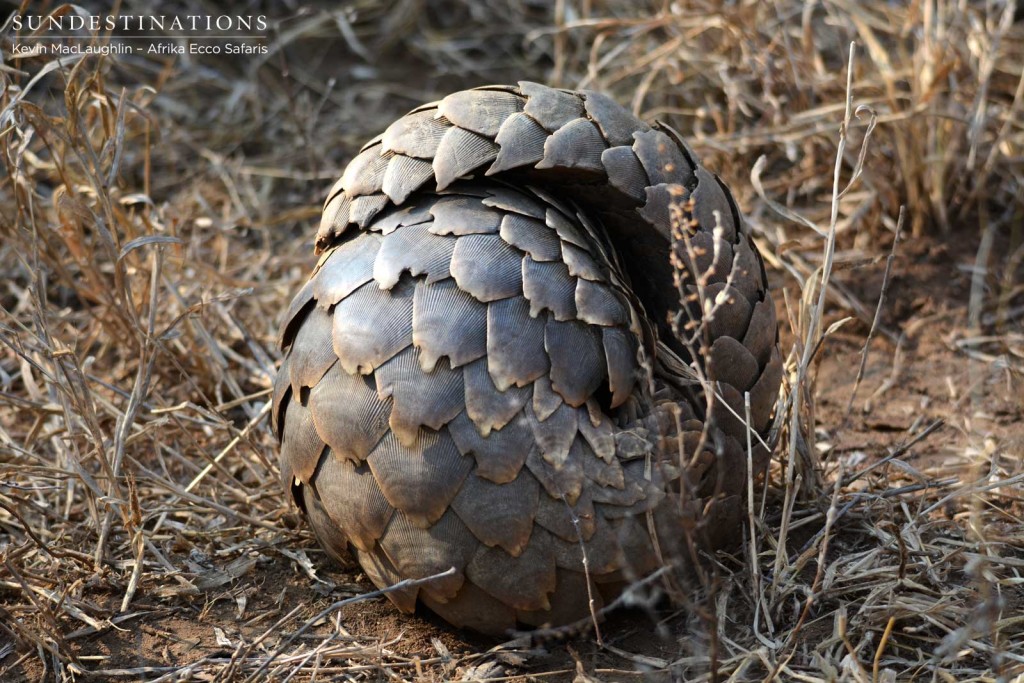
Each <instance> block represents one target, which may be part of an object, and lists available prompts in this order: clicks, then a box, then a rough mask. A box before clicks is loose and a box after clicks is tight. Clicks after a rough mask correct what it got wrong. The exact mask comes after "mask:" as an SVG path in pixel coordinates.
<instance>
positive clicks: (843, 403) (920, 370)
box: [0, 236, 1024, 681]
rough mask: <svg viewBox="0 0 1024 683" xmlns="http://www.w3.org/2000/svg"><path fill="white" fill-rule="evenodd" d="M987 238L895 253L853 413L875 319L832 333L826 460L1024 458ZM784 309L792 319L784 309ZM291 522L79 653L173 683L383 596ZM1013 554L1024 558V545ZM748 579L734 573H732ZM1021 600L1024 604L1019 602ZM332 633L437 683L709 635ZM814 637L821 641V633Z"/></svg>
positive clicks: (913, 472)
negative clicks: (984, 250) (987, 341)
mask: <svg viewBox="0 0 1024 683" xmlns="http://www.w3.org/2000/svg"><path fill="white" fill-rule="evenodd" d="M997 246H999V247H1004V246H1005V245H997ZM977 248H978V243H977V241H976V240H973V239H971V238H970V236H960V237H959V238H957V239H955V240H954V241H953V242H952V243H949V242H939V241H937V240H935V241H916V242H914V243H912V244H908V245H903V246H902V247H901V248H900V249H899V252H898V255H897V257H896V259H895V261H894V265H893V274H892V281H891V285H890V286H889V288H888V292H887V302H886V304H885V307H884V309H883V315H882V317H881V321H880V323H881V328H880V329H881V330H882V332H881V333H879V334H878V335H877V336H876V337H875V340H874V342H873V344H872V346H871V349H870V354H869V359H868V362H867V365H866V372H865V374H864V379H863V382H862V385H861V387H860V389H859V391H858V398H857V400H856V401H855V402H854V405H853V410H852V412H850V413H847V405H848V402H849V399H850V395H851V391H852V387H853V383H854V380H855V378H856V375H857V368H858V365H859V363H860V356H861V353H862V349H863V348H864V339H865V336H866V333H867V330H868V328H869V325H868V324H867V323H866V322H862V321H851V322H850V323H848V325H847V326H845V327H844V328H842V331H841V332H839V333H837V334H835V335H834V336H833V337H831V338H830V340H829V341H827V342H826V345H825V346H824V347H823V349H822V351H821V354H820V358H821V360H820V363H819V364H818V367H817V387H818V400H817V413H816V418H817V421H818V435H819V438H820V442H819V448H820V450H821V454H822V455H823V456H825V458H826V463H828V462H832V461H835V460H836V459H843V460H845V463H846V465H847V466H848V467H849V468H857V467H863V466H865V465H868V464H871V463H873V462H878V461H879V460H881V459H883V458H884V457H885V456H886V455H887V454H889V453H891V452H892V451H893V450H895V449H898V448H899V447H900V446H902V445H904V444H906V443H907V442H908V441H909V437H908V435H909V434H911V433H920V432H921V430H922V426H923V425H926V424H929V423H931V422H934V421H941V426H940V427H939V428H938V429H937V430H936V431H935V432H934V433H933V434H932V435H931V436H929V437H927V438H925V439H924V440H923V441H922V442H921V443H919V444H917V445H915V446H913V447H912V448H911V449H910V450H909V451H908V452H907V453H906V454H905V455H903V456H902V457H901V458H900V459H899V461H898V462H899V463H901V465H900V467H898V468H897V467H889V468H883V469H882V470H880V473H881V476H883V477H884V478H885V479H886V486H887V487H888V488H896V487H899V486H903V485H906V484H908V483H909V484H913V483H919V482H923V481H934V480H935V479H936V476H935V472H941V473H943V476H945V475H948V473H949V472H950V471H953V470H963V471H967V470H969V469H970V466H971V463H970V462H969V460H970V453H972V452H973V451H974V449H985V448H992V447H993V444H998V448H999V449H1000V450H1002V451H1003V453H1004V454H1005V456H1006V457H1010V458H1014V457H1016V458H1019V454H1020V453H1021V452H1022V450H1024V429H1022V428H1021V424H1022V423H1024V422H1022V421H1024V404H1022V401H1021V399H1020V395H1019V393H1018V382H1019V380H1014V379H1013V378H1011V377H1010V376H1009V373H1010V370H1008V369H1005V368H999V367H998V366H993V365H992V364H991V363H990V362H987V361H986V359H985V358H984V357H983V356H981V357H975V358H972V357H971V356H970V355H968V353H967V352H965V349H966V350H967V351H970V352H972V353H977V354H983V353H985V352H986V349H985V348H984V346H983V345H977V346H975V345H971V344H969V343H968V342H970V340H971V339H972V338H973V336H972V331H971V328H970V327H969V320H968V318H969V295H970V291H971V285H972V277H971V272H972V269H973V267H974V263H975V258H976V254H977ZM884 255H885V254H884V253H879V254H878V255H877V256H879V258H876V259H873V260H870V261H868V262H866V263H863V262H862V263H859V264H858V265H857V266H856V267H854V268H850V269H844V270H842V271H841V272H840V273H839V275H838V277H837V280H836V282H837V283H838V284H839V285H841V288H842V289H843V290H844V291H846V292H849V293H850V294H851V295H853V296H856V297H857V298H859V299H860V300H861V301H863V302H876V301H877V299H878V296H879V294H880V292H881V290H882V283H883V273H884V261H883V260H882V259H881V257H882V256H884ZM772 277H773V280H774V284H775V286H776V287H777V289H778V290H782V289H786V288H789V289H790V290H791V291H790V294H791V295H796V294H798V288H796V286H795V285H794V284H793V283H787V281H786V280H787V278H786V276H784V275H783V274H781V273H777V272H776V273H773V275H772ZM778 301H780V302H782V301H784V297H782V296H779V297H778ZM778 313H779V316H780V319H783V320H784V319H785V317H784V316H786V315H787V313H786V310H785V306H784V304H780V305H779V310H778ZM829 322H834V320H832V321H829ZM784 341H785V340H784ZM280 521H281V522H282V523H283V524H284V525H285V526H289V527H293V528H294V529H295V533H294V534H292V535H290V536H289V537H288V538H287V540H283V541H282V542H280V543H279V544H276V545H275V546H271V547H267V548H265V549H264V550H263V551H262V552H260V553H259V554H258V556H257V558H256V560H255V561H254V562H252V563H251V564H249V565H248V566H247V567H246V568H245V571H243V572H241V573H239V574H238V575H237V576H236V577H235V578H233V579H228V580H224V578H223V575H222V576H221V580H224V582H223V585H219V586H217V587H216V588H213V589H210V590H205V591H202V592H200V593H199V594H198V595H192V596H188V597H185V596H178V597H170V596H171V595H174V590H173V585H166V586H163V588H164V589H168V590H167V591H166V593H167V596H168V598H169V599H163V600H162V599H160V597H158V596H159V595H160V593H161V592H162V591H161V588H160V587H155V588H156V590H155V591H153V593H155V595H147V596H144V597H142V598H140V599H137V600H136V601H135V602H134V604H133V606H132V610H131V611H130V612H129V613H128V614H126V615H124V617H123V620H118V621H117V622H116V623H115V624H114V625H113V626H111V627H108V628H105V629H103V630H102V631H101V632H99V633H88V631H89V630H90V629H88V628H86V629H79V633H76V634H72V635H71V636H68V638H67V644H68V648H69V652H70V653H72V654H73V655H74V656H75V657H77V658H78V660H79V661H80V662H81V663H82V664H83V665H86V666H88V667H89V668H97V669H101V670H103V671H104V676H107V677H109V678H111V679H115V678H124V679H131V680H135V679H138V680H153V679H157V680H162V679H160V676H161V675H163V674H168V675H170V676H171V678H169V679H167V680H177V678H175V676H180V675H182V669H181V667H182V666H183V665H187V664H193V663H195V664H197V665H199V666H201V665H204V664H215V663H221V664H222V663H224V662H226V661H230V660H231V659H232V658H233V657H234V658H238V656H239V651H240V650H244V649H245V648H247V647H253V646H254V644H257V643H258V644H259V645H258V647H259V648H261V649H262V650H264V651H273V649H274V648H275V647H276V646H277V645H279V644H281V642H282V641H283V640H285V639H286V637H288V636H289V635H290V634H291V633H293V632H294V625H295V624H301V623H304V622H305V621H307V620H308V619H310V618H312V617H313V616H314V615H316V614H318V613H319V612H320V611H321V610H323V609H325V608H327V607H328V606H330V605H331V604H332V603H333V602H336V601H339V600H344V599H346V598H350V597H353V596H357V595H362V594H365V593H367V592H370V591H372V590H373V586H372V585H371V584H370V583H369V581H368V580H367V579H366V577H365V576H364V575H362V574H361V572H360V571H359V568H358V566H356V565H355V564H350V565H348V566H344V567H342V566H338V565H337V564H336V563H335V562H333V561H332V560H330V559H329V558H327V557H326V556H325V555H324V554H323V552H322V551H320V550H319V548H318V547H317V546H316V543H315V541H314V540H313V539H312V536H311V534H310V533H309V532H308V531H306V530H305V528H304V526H303V523H302V520H301V519H300V517H299V515H298V514H297V511H296V510H295V509H294V508H292V509H290V510H289V511H288V512H287V513H285V514H284V515H283V516H282V517H281V520H280ZM840 524H842V522H841V523H840ZM820 527H821V522H818V523H817V524H815V525H813V526H812V527H811V528H810V529H808V530H807V531H806V532H805V533H804V534H802V535H799V536H795V537H794V539H793V543H794V549H796V548H797V547H799V543H800V542H802V540H804V539H806V538H807V537H808V536H809V534H810V533H811V532H814V531H817V530H818V529H820ZM1017 557H1018V558H1019V559H1022V560H1024V550H1022V551H1020V553H1019V555H1017ZM168 559H169V560H170V561H171V563H172V564H173V565H175V566H182V565H187V566H189V567H191V568H192V570H193V571H194V572H195V576H199V577H202V576H205V575H214V574H216V573H217V571H218V570H220V571H222V572H223V571H227V570H228V569H229V568H226V567H225V563H224V562H223V561H222V560H219V559H217V558H210V557H204V556H202V555H201V554H197V553H196V552H195V550H194V549H193V551H192V552H191V554H190V555H186V556H182V557H174V556H169V557H168ZM742 579H743V576H742V574H739V575H736V576H733V577H730V578H727V579H726V580H727V581H736V580H742ZM90 580H91V581H92V582H93V586H92V589H91V591H90V594H91V596H92V598H91V600H92V601H94V602H95V605H96V608H97V612H103V611H105V608H107V607H111V606H114V605H116V602H117V601H119V600H120V597H121V594H122V588H121V586H120V585H118V583H117V582H116V581H115V582H113V583H112V584H111V583H108V582H107V580H106V577H104V575H103V574H102V573H101V574H97V575H94V576H93V577H92V578H91V579H90ZM216 581H217V578H216V577H214V582H216ZM1011 598H1012V596H1011ZM1015 599H1016V601H1017V602H1019V603H1020V604H1021V605H1022V606H1024V596H1021V595H1019V594H1018V595H1017V596H1016V598H1015ZM107 603H110V604H109V605H108V604H107ZM287 615H292V617H293V618H292V620H291V621H289V624H290V627H289V628H287V629H281V630H278V628H277V627H276V624H277V622H278V620H279V619H281V618H282V617H286V616H287ZM334 629H337V633H338V634H341V635H338V636H335V638H336V640H340V641H342V642H344V643H346V644H347V647H349V648H350V650H351V651H350V652H349V653H348V654H347V658H346V665H345V666H344V667H341V668H333V669H332V667H331V666H330V665H325V666H324V667H323V669H322V671H321V676H322V677H323V679H324V680H329V679H330V678H331V676H332V674H337V673H339V672H342V671H343V672H344V673H345V674H346V675H349V676H357V675H358V674H359V672H360V671H361V669H360V667H361V666H362V667H364V668H365V671H367V672H376V673H375V675H383V673H382V672H386V674H387V676H388V677H391V676H397V677H400V678H402V679H405V678H416V679H417V680H438V681H440V680H450V679H455V678H458V677H460V676H470V675H472V674H474V673H476V674H477V675H479V676H480V678H481V679H484V678H485V679H486V680H515V681H519V680H523V681H528V680H543V681H571V680H578V681H579V680H588V679H581V678H578V676H579V675H580V674H579V671H585V672H587V675H590V676H593V677H595V678H596V679H597V680H607V681H614V680H632V679H643V680H670V678H671V676H670V674H668V673H648V674H643V673H642V672H643V671H644V670H645V669H646V670H650V669H657V668H661V666H664V665H665V663H667V662H672V661H674V660H676V659H678V657H679V653H680V652H681V651H685V650H687V649H690V648H695V647H696V648H700V647H702V645H706V643H700V642H696V643H694V642H693V630H692V620H690V619H688V618H687V617H686V615H682V614H680V613H678V612H676V611H674V610H672V609H671V608H670V607H669V606H667V605H661V607H660V608H659V609H658V610H656V611H650V612H649V611H641V610H627V611H625V612H623V613H619V614H616V615H612V616H611V617H610V619H609V620H608V621H607V622H606V623H605V624H604V625H603V629H602V630H603V632H604V634H605V643H606V644H607V645H608V646H610V647H604V648H602V647H599V646H598V645H597V644H596V642H595V640H594V638H593V634H592V633H584V634H578V635H575V636H572V635H568V636H565V637H560V638H554V639H545V640H540V641H537V640H535V639H532V638H530V637H529V636H524V637H523V638H520V639H519V640H513V641H510V642H508V643H505V644H502V643H500V642H499V641H496V640H493V639H488V638H485V637H482V636H477V635H474V634H472V633H466V632H460V631H457V630H455V629H452V628H451V627H449V626H447V625H446V624H444V623H443V622H441V621H440V620H438V619H437V618H435V617H433V616H432V615H431V614H430V613H429V612H426V611H423V612H421V613H419V614H417V615H416V616H415V617H407V616H404V615H402V614H400V613H398V611H397V610H396V609H394V608H393V607H392V606H391V604H390V603H389V602H387V600H386V599H385V598H383V597H377V598H372V599H370V600H368V601H365V602H358V603H356V604H352V605H348V606H346V607H344V608H342V609H341V610H340V611H336V612H334V613H332V615H331V616H329V617H328V618H326V619H324V620H321V621H320V622H318V623H317V624H315V625H314V626H313V627H312V628H310V629H309V631H308V632H307V633H306V634H305V635H304V636H303V638H306V639H308V640H309V641H310V642H313V641H317V640H322V639H324V638H325V637H327V636H328V635H329V634H330V633H331V632H332V631H333V630H334ZM807 637H808V639H812V640H813V631H809V632H808V634H807ZM615 648H617V650H616V649H615ZM12 659H14V657H13V656H11V655H8V657H7V661H2V660H0V661H2V666H3V668H2V669H0V670H2V671H3V680H10V681H34V680H40V678H41V677H43V671H42V670H41V668H40V665H39V661H38V660H30V661H29V662H28V663H26V664H18V663H17V662H12V661H11V660H12ZM288 663H291V664H294V660H293V659H292V658H289V657H282V658H281V661H280V664H281V665H282V666H285V669H284V670H287V664H288ZM474 667H475V668H474ZM578 667H581V668H578ZM229 670H230V669H229ZM278 675H281V673H280V672H279V673H278ZM230 679H231V674H227V675H225V674H224V673H222V674H221V678H220V679H219V680H230ZM346 680H347V679H346ZM381 680H383V679H381ZM467 680H471V678H467Z"/></svg>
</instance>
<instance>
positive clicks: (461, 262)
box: [273, 82, 782, 633]
mask: <svg viewBox="0 0 1024 683" xmlns="http://www.w3.org/2000/svg"><path fill="white" fill-rule="evenodd" d="M316 245H317V250H318V251H319V252H320V253H321V258H320V261H319V263H318V264H317V266H316V268H315V269H314V271H313V273H312V275H311V276H310V278H309V280H308V282H307V283H306V284H305V286H304V287H303V288H302V289H301V291H300V292H299V293H298V294H297V295H296V297H295V299H294V301H293V302H292V304H291V307H290V308H289V309H288V311H287V312H286V314H285V318H284V323H283V327H282V332H281V347H282V349H283V351H284V362H283V363H282V365H281V369H280V373H279V374H278V376H277V379H276V382H275V385H274V395H273V401H274V406H273V423H274V430H275V432H276V434H277V436H278V438H279V439H280V444H281V460H280V463H281V475H282V479H283V482H284V485H285V487H286V490H288V491H290V492H291V493H292V494H293V495H294V498H295V501H296V502H297V504H298V505H299V507H300V508H302V509H303V510H304V511H305V513H306V515H307V517H308V520H309V523H310V525H311V526H312V528H313V530H314V532H315V533H316V536H317V538H318V539H319V541H320V543H321V544H322V546H323V547H324V548H325V549H326V550H327V552H329V553H331V554H332V555H334V556H337V557H341V556H343V555H344V554H346V553H347V551H351V552H352V553H354V555H355V557H356V558H358V561H359V563H360V565H361V566H362V568H363V570H364V571H365V572H366V574H367V576H369V578H370V579H371V580H372V581H373V582H374V583H375V584H376V585H377V586H380V587H384V586H388V585H392V584H394V583H396V582H398V581H400V580H401V579H405V578H423V577H428V576H431V575H433V574H437V573H440V572H443V571H444V570H446V569H448V568H449V567H454V568H455V571H454V573H453V574H450V575H448V576H446V577H444V578H442V579H439V580H435V581H432V582H427V583H424V584H422V585H419V586H415V587H412V588H407V589H404V590H399V591H396V592H392V593H390V594H389V596H388V597H389V598H390V599H391V600H392V602H394V604H395V605H397V606H398V607H399V608H400V609H402V610H403V611H406V612H410V611H412V610H413V609H414V608H415V606H416V603H417V601H421V602H422V603H423V604H425V605H427V606H428V607H429V608H430V609H432V610H434V611H435V612H437V613H438V614H439V615H441V616H442V617H443V618H445V619H446V620H448V621H449V622H451V623H452V624H455V625H457V626H465V627H469V628H473V629H476V630H480V631H485V632H493V633H501V632H503V631H506V630H508V629H511V628H514V627H515V626H516V625H517V623H518V624H521V625H533V626H539V625H543V624H563V623H568V622H571V621H573V620H575V619H577V618H580V617H583V616H585V615H587V614H588V611H589V607H588V596H592V597H593V598H594V599H595V600H596V601H597V602H598V606H600V604H601V602H602V601H607V600H610V599H612V598H613V597H614V596H615V595H616V594H617V593H618V592H619V591H620V590H621V589H622V586H623V585H624V584H625V583H626V582H627V581H629V580H631V579H633V578H636V577H638V576H643V575H644V574H645V573H648V572H650V571H651V570H653V569H654V568H656V567H658V566H659V565H661V564H663V563H665V562H670V561H678V560H679V558H685V557H688V556H687V555H686V553H685V552H684V546H685V543H684V541H685V539H686V538H687V537H688V536H689V537H690V538H696V539H697V540H698V541H699V542H700V543H704V544H707V545H710V546H715V545H721V544H725V543H728V542H729V541H730V539H738V538H739V537H740V534H741V531H740V519H741V510H742V509H743V505H742V502H743V501H744V500H745V492H746V487H747V476H748V474H747V469H748V468H747V462H748V455H752V463H753V468H754V469H753V472H752V475H753V476H755V477H758V476H760V475H761V474H762V473H763V471H764V469H765V467H766V465H767V462H768V459H769V455H770V453H769V449H768V447H767V446H766V444H765V442H764V440H762V438H760V437H761V436H763V435H764V434H765V433H766V431H767V429H768V426H769V421H770V418H771V413H772V411H773V407H774V404H775V399H776V396H777V393H778V389H779V384H780V381H781V375H782V361H781V357H780V355H779V350H778V330H777V324H776V320H775V310H774V307H773V304H772V300H771V296H770V295H769V293H768V290H767V282H766V275H765V271H764V266H763V264H762V261H761V258H760V255H759V254H758V253H757V249H756V248H755V246H754V245H753V243H752V241H751V238H750V236H749V232H748V228H747V227H746V226H745V224H744V222H743V219H742V218H741V216H740V214H739V211H738V210H737V207H736V204H735V202H734V200H733V198H732V196H731V194H730V193H729V191H728V189H727V188H726V187H725V185H724V184H722V182H721V181H720V180H719V179H718V178H717V177H716V176H715V175H713V174H712V173H710V172H709V171H707V170H706V169H705V168H704V167H703V166H701V165H700V163H699V162H698V160H697V158H696V156H695V155H694V153H693V151H692V150H691V149H690V148H689V147H688V146H687V145H686V143H685V142H684V141H683V140H682V139H681V138H680V137H679V136H678V135H677V134H676V133H675V132H674V131H672V130H671V129H670V128H668V127H666V126H663V125H653V126H649V125H647V124H645V123H643V122H641V121H640V120H638V119H637V118H635V117H634V116H632V115H631V114H630V113H629V112H628V111H626V110H625V109H623V108H622V107H620V106H619V105H617V104H616V103H614V102H613V101H612V100H610V99H609V98H607V97H605V96H604V95H601V94H599V93H594V92H587V91H584V92H571V91H566V90H556V89H552V88H548V87H544V86H541V85H538V84H535V83H527V82H522V83H520V84H519V85H518V86H488V87H483V88H477V89H474V90H467V91H464V92H458V93H455V94H453V95H449V96H448V97H446V98H444V99H443V100H441V101H440V102H434V103H431V104H427V105H424V106H422V107H419V108H417V109H415V110H413V111H412V112H410V113H409V114H408V115H406V116H404V117H403V118H401V119H399V120H398V121H396V122H395V123H393V124H392V125H391V126H389V127H388V128H387V130H386V131H384V133H383V135H381V136H379V137H377V138H375V139H374V140H372V141H371V142H369V143H368V144H367V145H366V146H365V147H363V149H362V150H361V152H360V153H359V154H358V155H357V156H356V157H355V159H353V160H352V162H351V163H350V164H349V165H348V167H347V169H346V170H345V172H344V175H343V176H342V177H341V179H340V180H339V181H338V182H337V183H336V184H335V186H334V187H333V188H332V189H331V191H330V195H329V197H328V199H327V202H326V205H325V207H324V212H323V219H322V222H321V225H320V230H319V232H318V234H317V238H316ZM681 301H682V303H680V302H681ZM702 378H703V380H704V381H703V382H701V381H700V380H701V379H702ZM705 388H713V392H709V391H705ZM747 392H749V400H750V428H751V430H752V432H751V434H748V432H747V426H746V420H745V415H746V408H745V403H744V394H745V393H747ZM712 394H713V396H714V398H713V399H711V400H710V406H711V407H710V409H709V407H708V406H709V399H708V396H709V395H712ZM748 440H749V442H750V443H751V444H752V449H751V450H750V453H749V454H748ZM584 555H585V557H586V566H584Z"/></svg>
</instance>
